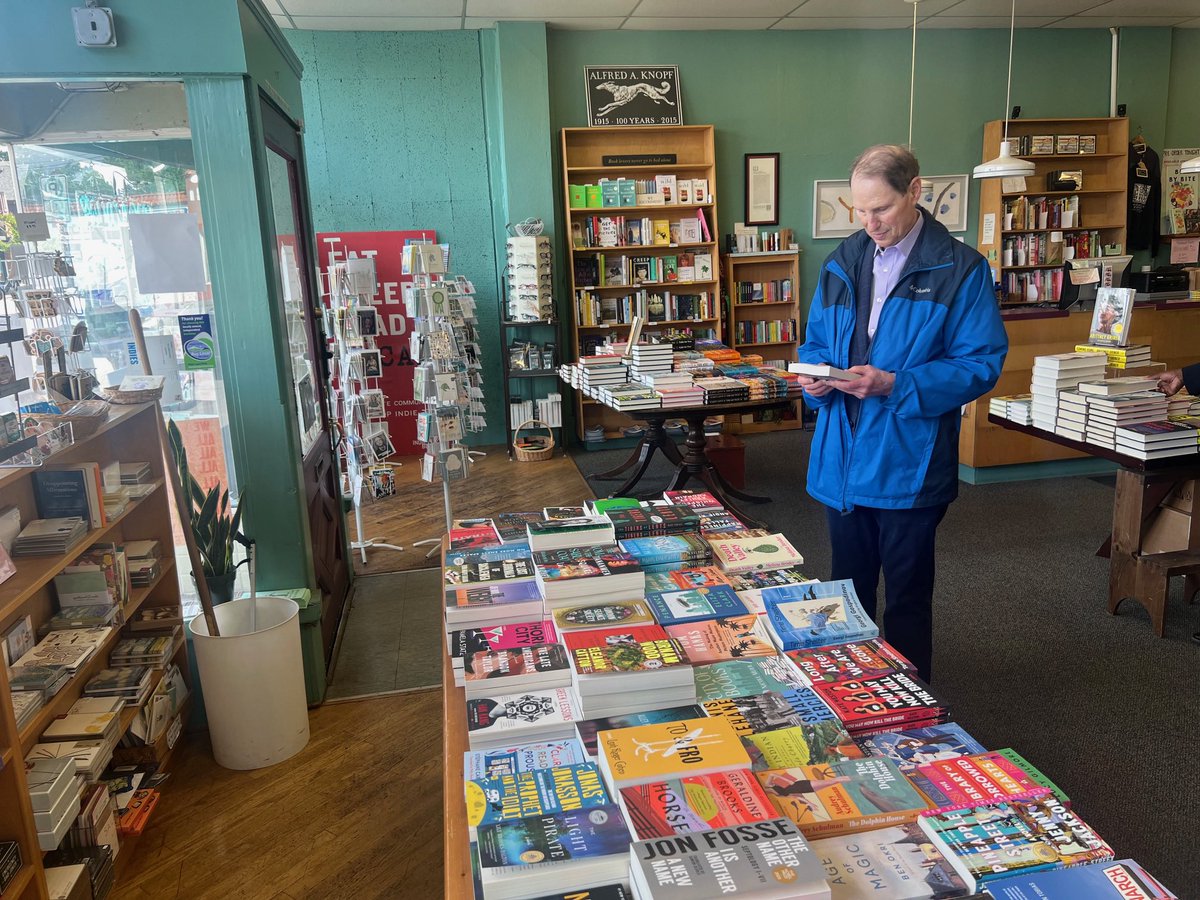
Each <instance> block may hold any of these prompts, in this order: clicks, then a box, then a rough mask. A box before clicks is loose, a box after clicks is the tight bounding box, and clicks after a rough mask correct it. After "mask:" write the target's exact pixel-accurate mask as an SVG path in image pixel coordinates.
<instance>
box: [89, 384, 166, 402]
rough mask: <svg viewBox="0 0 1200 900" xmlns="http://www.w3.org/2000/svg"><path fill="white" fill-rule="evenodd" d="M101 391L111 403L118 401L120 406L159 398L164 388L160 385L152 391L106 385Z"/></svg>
mask: <svg viewBox="0 0 1200 900" xmlns="http://www.w3.org/2000/svg"><path fill="white" fill-rule="evenodd" d="M100 393H102V394H103V395H104V399H105V400H107V401H108V402H109V403H116V404H117V405H118V406H132V405H134V404H137V403H150V402H152V401H154V400H158V399H159V398H160V397H162V393H163V389H162V388H161V387H159V388H155V389H154V390H151V391H123V390H121V389H120V388H114V387H106V388H101V389H100Z"/></svg>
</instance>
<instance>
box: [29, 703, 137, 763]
mask: <svg viewBox="0 0 1200 900" xmlns="http://www.w3.org/2000/svg"><path fill="white" fill-rule="evenodd" d="M124 708H125V701H124V700H122V699H121V698H119V697H80V698H79V699H78V700H76V701H75V702H74V703H73V704H72V705H71V708H70V709H68V710H67V711H66V712H65V713H63V714H62V715H61V716H58V717H56V718H54V719H51V720H50V723H49V724H48V725H47V726H46V728H45V730H44V731H42V738H41V739H42V740H43V741H45V742H47V743H51V742H54V743H63V742H69V741H96V740H98V741H100V742H101V743H102V744H103V745H104V749H106V750H107V752H108V754H109V755H110V756H111V755H112V750H113V748H114V747H116V746H117V741H119V740H120V739H121V710H122V709H124Z"/></svg>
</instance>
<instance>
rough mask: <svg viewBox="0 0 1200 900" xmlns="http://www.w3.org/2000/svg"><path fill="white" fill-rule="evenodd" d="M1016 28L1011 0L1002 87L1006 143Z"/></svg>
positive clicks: (1015, 14)
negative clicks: (1005, 79)
mask: <svg viewBox="0 0 1200 900" xmlns="http://www.w3.org/2000/svg"><path fill="white" fill-rule="evenodd" d="M1016 30H1017V0H1012V17H1011V18H1010V19H1009V23H1008V82H1007V86H1006V87H1005V89H1004V143H1006V144H1007V143H1008V115H1009V112H1010V111H1011V110H1012V106H1010V105H1009V104H1010V103H1012V53H1013V35H1014V34H1015V33H1016Z"/></svg>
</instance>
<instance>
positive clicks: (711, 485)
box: [667, 413, 771, 528]
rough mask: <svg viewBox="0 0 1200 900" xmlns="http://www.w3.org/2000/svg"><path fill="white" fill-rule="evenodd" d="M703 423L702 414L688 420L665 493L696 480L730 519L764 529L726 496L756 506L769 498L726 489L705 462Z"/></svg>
mask: <svg viewBox="0 0 1200 900" xmlns="http://www.w3.org/2000/svg"><path fill="white" fill-rule="evenodd" d="M704 419H705V415H704V414H703V413H699V414H697V415H691V416H688V417H687V422H688V436H687V442H686V444H685V447H686V450H685V451H684V454H683V459H682V461H681V463H680V465H679V468H678V470H677V471H676V473H675V477H674V478H673V479H671V484H670V486H669V487H668V488H667V489H668V490H671V491H677V490H680V489H681V488H682V487H683V486H684V485H685V484H687V482H688V479H689V478H695V479H696V480H697V481H699V482H700V483H701V484H703V485H704V486H705V487H706V488H708V492H709V493H710V494H712V495H713V496H714V497H716V498H717V500H719V501H720V502H721V505H722V506H724V507H725V508H726V509H727V510H729V511H730V512H731V513H733V515H735V516H737V517H738V518H739V519H741V520H742V521H743V522H745V523H746V524H747V525H749V526H751V527H752V528H761V527H763V524H764V523H762V522H761V521H760V520H758V519H755V518H753V517H752V516H750V515H747V514H746V513H745V512H743V511H742V510H741V509H739V508H738V507H737V505H736V504H734V502H733V501H732V500H731V499H730V498H729V495H730V494H734V495H735V496H738V497H740V498H742V499H748V500H751V501H752V502H755V503H766V502H768V501H769V500H770V499H771V498H770V497H761V498H759V497H755V496H754V495H752V494H744V493H742V492H740V491H735V490H733V488H731V487H729V483H728V482H727V481H725V479H724V478H722V477H721V473H720V472H718V471H717V470H716V469H715V468H714V467H713V464H712V463H711V462H710V461H709V459H708V454H707V451H706V445H705V434H704Z"/></svg>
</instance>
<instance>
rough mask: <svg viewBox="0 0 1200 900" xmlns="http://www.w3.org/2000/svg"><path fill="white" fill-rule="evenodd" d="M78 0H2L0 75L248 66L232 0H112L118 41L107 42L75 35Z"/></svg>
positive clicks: (225, 70)
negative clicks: (83, 41)
mask: <svg viewBox="0 0 1200 900" xmlns="http://www.w3.org/2000/svg"><path fill="white" fill-rule="evenodd" d="M255 2H257V0H255ZM83 5H84V4H83V2H82V0H36V2H29V0H0V77H5V76H8V77H17V78H36V77H42V76H50V77H53V76H56V75H57V76H61V75H64V74H67V73H70V74H71V75H74V76H78V77H83V76H88V75H94V76H105V75H129V76H137V75H143V76H144V75H150V74H154V73H171V74H185V73H186V74H205V73H210V74H217V73H221V74H228V73H235V72H244V71H245V69H246V59H245V52H244V50H243V46H242V43H241V41H239V40H237V37H236V36H237V34H238V32H239V24H238V0H205V2H204V3H203V4H199V3H196V2H195V0H121V2H120V3H114V4H112V5H111V6H112V10H113V14H114V16H115V18H116V31H117V46H116V47H111V48H91V47H80V46H79V45H78V44H76V43H75V30H74V25H73V24H72V21H71V8H72V7H75V6H83ZM102 5H103V4H102Z"/></svg>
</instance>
